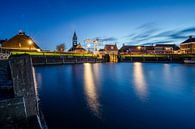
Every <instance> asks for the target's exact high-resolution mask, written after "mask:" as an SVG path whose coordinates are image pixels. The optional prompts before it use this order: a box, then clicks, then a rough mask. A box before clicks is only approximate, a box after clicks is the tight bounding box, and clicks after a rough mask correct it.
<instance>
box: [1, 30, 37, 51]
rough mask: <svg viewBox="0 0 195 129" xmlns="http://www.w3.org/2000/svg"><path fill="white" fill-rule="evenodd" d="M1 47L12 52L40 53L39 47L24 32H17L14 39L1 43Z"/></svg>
mask: <svg viewBox="0 0 195 129" xmlns="http://www.w3.org/2000/svg"><path fill="white" fill-rule="evenodd" d="M1 47H2V48H3V49H8V50H12V51H14V50H16V51H40V47H39V46H38V45H37V44H36V43H35V42H34V41H33V39H32V38H31V37H29V36H27V35H26V34H25V33H24V32H19V33H18V34H17V35H15V36H14V37H12V38H10V39H9V40H7V41H5V42H3V43H2V46H1Z"/></svg>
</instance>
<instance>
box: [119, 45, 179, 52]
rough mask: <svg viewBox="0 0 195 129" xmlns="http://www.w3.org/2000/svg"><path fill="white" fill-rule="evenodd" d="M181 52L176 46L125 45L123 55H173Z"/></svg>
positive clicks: (121, 49)
mask: <svg viewBox="0 0 195 129" xmlns="http://www.w3.org/2000/svg"><path fill="white" fill-rule="evenodd" d="M178 50H179V47H178V46H177V45H175V44H156V45H154V46H140V45H123V46H122V47H121V48H120V50H119V52H120V53H121V54H172V53H175V52H176V51H178Z"/></svg>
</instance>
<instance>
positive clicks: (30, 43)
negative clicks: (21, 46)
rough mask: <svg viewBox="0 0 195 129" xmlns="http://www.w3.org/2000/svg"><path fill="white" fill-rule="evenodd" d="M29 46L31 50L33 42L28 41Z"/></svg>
mask: <svg viewBox="0 0 195 129" xmlns="http://www.w3.org/2000/svg"><path fill="white" fill-rule="evenodd" d="M28 44H29V50H31V45H32V44H33V41H32V40H28Z"/></svg>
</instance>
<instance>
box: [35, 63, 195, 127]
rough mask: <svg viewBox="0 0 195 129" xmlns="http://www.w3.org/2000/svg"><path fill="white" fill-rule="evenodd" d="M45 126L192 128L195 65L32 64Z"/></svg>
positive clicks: (194, 98)
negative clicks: (35, 65) (34, 66)
mask: <svg viewBox="0 0 195 129" xmlns="http://www.w3.org/2000/svg"><path fill="white" fill-rule="evenodd" d="M35 70H36V80H37V84H38V87H37V89H38V94H39V98H40V107H41V110H42V111H43V114H44V117H45V120H46V123H47V125H48V128H49V129H195V65H186V64H166V63H105V64H103V63H95V64H89V63H85V64H75V65H54V66H37V67H36V68H35Z"/></svg>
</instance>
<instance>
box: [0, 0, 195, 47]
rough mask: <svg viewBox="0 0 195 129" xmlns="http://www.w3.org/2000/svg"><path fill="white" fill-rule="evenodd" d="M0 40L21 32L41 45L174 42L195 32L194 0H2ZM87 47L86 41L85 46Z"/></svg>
mask: <svg viewBox="0 0 195 129" xmlns="http://www.w3.org/2000/svg"><path fill="white" fill-rule="evenodd" d="M0 10H1V11H0V39H5V38H11V37H12V36H14V35H16V34H17V33H18V31H19V30H22V31H24V32H26V33H27V34H28V35H30V36H31V37H32V38H33V39H34V40H35V41H36V42H37V43H38V45H39V46H40V47H41V48H43V49H50V50H54V49H55V47H56V45H57V44H60V43H65V46H66V49H68V48H70V47H71V39H72V34H73V32H74V30H76V32H77V35H78V39H79V42H80V43H81V44H83V45H84V42H83V41H84V40H85V39H95V38H97V37H98V38H99V39H100V41H101V42H102V43H101V44H114V43H117V45H118V46H119V47H120V46H121V45H122V44H123V43H125V44H129V45H131V44H148V43H149V44H150V43H176V44H179V43H180V42H181V41H183V40H185V39H186V38H188V36H189V35H195V14H194V12H195V0H0ZM84 46H85V45H84Z"/></svg>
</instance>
